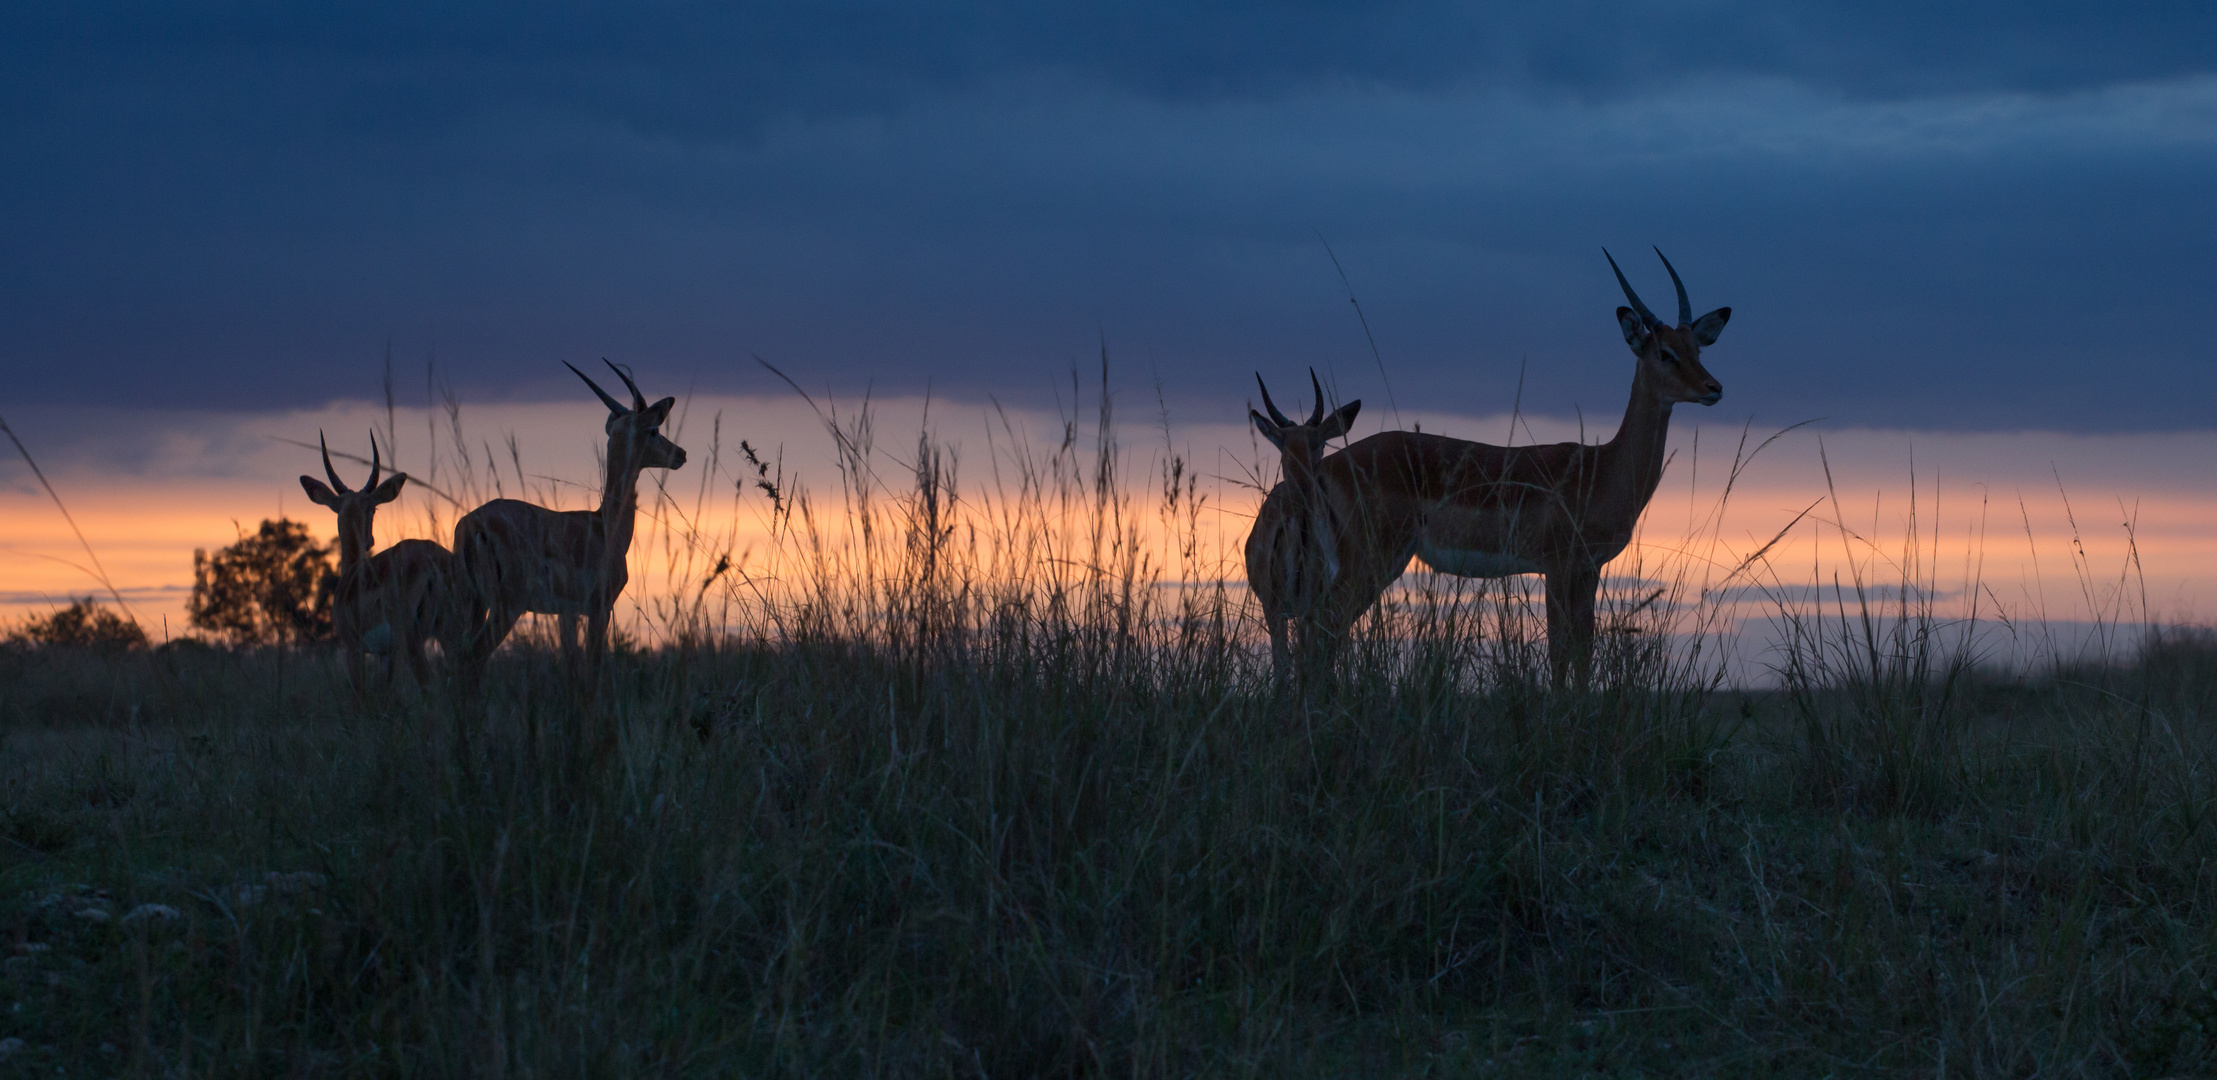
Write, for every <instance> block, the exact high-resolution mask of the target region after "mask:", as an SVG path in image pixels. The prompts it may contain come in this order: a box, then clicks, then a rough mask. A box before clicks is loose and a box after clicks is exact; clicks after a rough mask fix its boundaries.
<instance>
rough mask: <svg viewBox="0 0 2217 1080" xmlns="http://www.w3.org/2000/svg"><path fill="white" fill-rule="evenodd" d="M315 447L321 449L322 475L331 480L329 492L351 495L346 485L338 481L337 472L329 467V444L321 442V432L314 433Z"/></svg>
mask: <svg viewBox="0 0 2217 1080" xmlns="http://www.w3.org/2000/svg"><path fill="white" fill-rule="evenodd" d="M316 445H317V446H320V447H323V475H325V476H328V477H330V478H331V490H333V491H336V492H338V493H339V494H341V495H351V494H353V492H350V491H348V490H347V488H346V483H345V482H344V481H342V480H340V479H339V470H337V469H334V468H332V467H331V444H330V443H327V442H325V441H323V432H321V431H318V432H316Z"/></svg>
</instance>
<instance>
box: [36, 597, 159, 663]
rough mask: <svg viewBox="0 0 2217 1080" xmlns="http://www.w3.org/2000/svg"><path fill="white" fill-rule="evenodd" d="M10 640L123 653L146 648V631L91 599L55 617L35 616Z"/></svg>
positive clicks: (73, 605) (80, 602) (60, 612)
mask: <svg viewBox="0 0 2217 1080" xmlns="http://www.w3.org/2000/svg"><path fill="white" fill-rule="evenodd" d="M8 640H9V641H10V642H14V643H20V644H25V645H38V646H48V645H60V646H67V647H70V648H79V649H99V650H102V651H105V652H122V651H124V650H127V649H143V648H145V647H146V631H145V630H142V629H140V628H139V624H138V623H136V622H134V621H132V620H130V619H126V618H124V617H123V616H121V615H118V614H116V613H115V612H113V611H109V610H108V609H106V608H104V607H101V606H100V605H99V604H98V603H96V602H94V601H93V599H92V598H91V597H89V596H88V597H86V598H84V599H82V600H79V601H77V602H76V603H73V604H71V605H69V606H68V607H66V608H63V609H62V610H60V611H57V612H55V613H53V614H52V615H47V616H44V617H36V616H34V617H33V618H31V619H29V620H28V621H26V622H25V623H24V624H23V625H22V626H21V627H18V628H17V629H15V630H14V631H12V632H10V633H9V634H8Z"/></svg>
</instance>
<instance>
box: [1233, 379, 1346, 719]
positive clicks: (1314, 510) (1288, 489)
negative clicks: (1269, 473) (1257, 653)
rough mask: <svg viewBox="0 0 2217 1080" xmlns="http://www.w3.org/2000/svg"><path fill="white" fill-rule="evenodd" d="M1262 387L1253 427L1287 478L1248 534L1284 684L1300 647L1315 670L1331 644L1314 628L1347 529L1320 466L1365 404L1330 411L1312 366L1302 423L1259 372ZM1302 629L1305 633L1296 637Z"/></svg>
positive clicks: (1252, 582) (1251, 574) (1252, 575)
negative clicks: (1308, 406)
mask: <svg viewBox="0 0 2217 1080" xmlns="http://www.w3.org/2000/svg"><path fill="white" fill-rule="evenodd" d="M1255 385H1256V386H1257V387H1259V388H1260V389H1261V390H1262V404H1263V408H1266V409H1268V410H1270V415H1268V416H1264V415H1263V414H1261V413H1259V412H1256V411H1255V410H1253V409H1249V410H1247V417H1248V419H1249V420H1251V421H1253V422H1254V425H1255V430H1257V431H1260V432H1262V437H1263V438H1265V439H1268V440H1270V444H1271V445H1272V446H1275V447H1277V448H1278V453H1279V462H1280V470H1281V471H1282V472H1283V473H1284V475H1285V478H1284V479H1283V480H1281V481H1279V483H1278V485H1277V486H1276V487H1273V488H1271V489H1270V494H1269V495H1268V496H1267V497H1265V498H1264V499H1263V502H1262V506H1261V508H1259V509H1257V510H1256V511H1255V527H1254V529H1253V531H1251V532H1249V533H1248V534H1247V584H1248V586H1249V587H1250V588H1252V589H1254V590H1255V599H1256V600H1257V601H1259V602H1260V603H1261V604H1262V617H1263V625H1264V626H1265V627H1267V628H1268V629H1269V630H1270V659H1271V665H1272V668H1273V669H1274V670H1275V671H1276V672H1277V676H1278V681H1279V682H1281V683H1283V682H1285V681H1286V680H1287V679H1288V678H1289V677H1290V676H1291V675H1292V674H1293V660H1294V655H1295V653H1296V651H1298V652H1299V653H1300V655H1301V657H1302V661H1303V662H1302V666H1301V674H1302V677H1303V678H1304V679H1305V678H1307V677H1308V676H1309V675H1311V674H1312V673H1313V665H1314V663H1315V662H1317V661H1318V660H1319V659H1320V658H1321V657H1322V656H1324V655H1328V652H1329V650H1328V649H1326V648H1323V647H1322V646H1323V643H1322V642H1321V641H1318V640H1315V639H1314V636H1313V634H1312V633H1311V632H1310V631H1311V628H1312V626H1313V622H1312V620H1311V616H1312V615H1313V613H1314V612H1315V609H1316V604H1317V601H1318V600H1319V599H1321V598H1322V596H1323V595H1324V593H1325V591H1326V590H1328V589H1329V588H1330V586H1331V584H1332V582H1333V581H1334V580H1335V579H1336V578H1337V577H1338V576H1339V568H1340V561H1339V543H1340V540H1339V538H1340V535H1341V533H1342V532H1343V531H1344V530H1343V525H1342V521H1341V519H1340V518H1339V517H1338V515H1337V513H1336V512H1335V510H1334V506H1333V501H1332V500H1331V499H1330V498H1329V497H1328V496H1327V495H1326V493H1325V492H1324V491H1323V490H1322V488H1321V487H1320V485H1319V483H1318V479H1317V473H1316V466H1317V463H1318V462H1319V461H1321V460H1323V458H1324V450H1325V444H1326V443H1328V442H1330V441H1331V440H1333V439H1336V438H1339V437H1340V436H1342V435H1345V434H1347V428H1348V425H1350V424H1352V423H1354V421H1355V414H1356V413H1357V412H1358V411H1360V410H1361V409H1362V407H1363V403H1362V402H1360V401H1350V402H1348V403H1347V404H1345V405H1342V406H1340V407H1339V408H1338V409H1336V410H1334V411H1333V413H1332V415H1331V416H1329V417H1327V416H1325V415H1324V387H1323V386H1322V385H1321V384H1320V383H1318V382H1317V381H1316V369H1315V368H1310V369H1309V387H1310V389H1312V390H1313V391H1315V393H1316V407H1315V408H1314V409H1313V410H1311V411H1310V413H1309V418H1308V420H1307V421H1306V422H1305V423H1299V424H1296V423H1294V422H1293V421H1291V420H1288V419H1286V416H1285V414H1284V413H1281V412H1279V411H1278V406H1277V403H1275V402H1273V401H1271V400H1270V387H1268V386H1266V385H1264V384H1263V381H1262V375H1261V374H1260V373H1257V374H1256V375H1255ZM1296 635H1298V638H1299V640H1297V641H1296V640H1292V639H1293V638H1294V637H1296Z"/></svg>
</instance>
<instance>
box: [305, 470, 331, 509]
mask: <svg viewBox="0 0 2217 1080" xmlns="http://www.w3.org/2000/svg"><path fill="white" fill-rule="evenodd" d="M300 490H302V491H305V492H307V493H308V501H309V502H312V503H315V504H316V505H318V506H328V507H330V508H331V509H333V510H336V509H338V508H339V497H338V496H337V495H333V494H332V493H331V489H330V488H328V487H325V486H324V484H323V481H321V480H318V479H316V478H315V477H313V476H303V477H301V478H300Z"/></svg>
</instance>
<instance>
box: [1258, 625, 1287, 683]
mask: <svg viewBox="0 0 2217 1080" xmlns="http://www.w3.org/2000/svg"><path fill="white" fill-rule="evenodd" d="M1289 621H1291V620H1289V619H1287V618H1286V616H1283V615H1265V616H1263V617H1262V622H1263V625H1264V626H1265V627H1268V628H1269V630H1270V670H1271V673H1272V674H1273V675H1274V676H1275V677H1276V679H1277V683H1278V685H1279V686H1284V685H1285V684H1286V683H1287V682H1289V681H1291V680H1292V678H1293V646H1292V644H1291V643H1290V642H1289V641H1288V640H1287V638H1288V635H1289V630H1288V628H1287V625H1286V624H1287V623H1288V622H1289Z"/></svg>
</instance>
